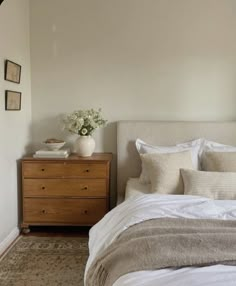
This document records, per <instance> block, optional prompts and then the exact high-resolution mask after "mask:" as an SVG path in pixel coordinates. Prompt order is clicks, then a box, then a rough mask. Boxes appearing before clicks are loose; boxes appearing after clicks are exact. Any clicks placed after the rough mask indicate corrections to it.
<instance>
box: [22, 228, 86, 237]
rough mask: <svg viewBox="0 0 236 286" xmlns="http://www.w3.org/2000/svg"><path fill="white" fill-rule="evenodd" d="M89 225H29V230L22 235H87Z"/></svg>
mask: <svg viewBox="0 0 236 286" xmlns="http://www.w3.org/2000/svg"><path fill="white" fill-rule="evenodd" d="M89 229H90V227H87V226H84V227H81V226H80V227H70V226H37V227H36V226H34V227H30V232H29V233H27V234H23V233H22V235H24V236H30V235H31V236H49V237H50V236H52V237H53V236H62V237H64V236H70V237H71V236H73V237H88V233H89Z"/></svg>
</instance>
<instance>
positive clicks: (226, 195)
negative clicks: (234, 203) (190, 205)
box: [180, 169, 236, 200]
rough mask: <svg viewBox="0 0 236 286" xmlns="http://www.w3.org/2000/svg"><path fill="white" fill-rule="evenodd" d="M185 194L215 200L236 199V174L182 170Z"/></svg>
mask: <svg viewBox="0 0 236 286" xmlns="http://www.w3.org/2000/svg"><path fill="white" fill-rule="evenodd" d="M180 172H181V175H182V177H183V182H184V194H185V195H194V196H203V197H207V198H210V199H215V200H235V199H236V173H234V172H205V171H196V170H187V169H181V170H180Z"/></svg>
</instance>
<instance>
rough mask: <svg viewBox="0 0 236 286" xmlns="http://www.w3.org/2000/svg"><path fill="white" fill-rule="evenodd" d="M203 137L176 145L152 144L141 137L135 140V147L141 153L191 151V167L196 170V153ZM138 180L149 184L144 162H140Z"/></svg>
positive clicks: (197, 166)
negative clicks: (140, 168)
mask: <svg viewBox="0 0 236 286" xmlns="http://www.w3.org/2000/svg"><path fill="white" fill-rule="evenodd" d="M202 142H203V139H201V138H200V139H196V140H193V141H188V142H184V143H180V144H177V145H176V146H154V145H151V144H148V143H146V142H144V141H142V140H141V139H137V140H136V142H135V146H136V149H137V151H138V153H139V154H140V155H141V154H154V153H158V154H167V153H177V152H183V151H188V150H190V151H191V157H192V162H193V168H194V169H196V170H198V169H199V165H200V164H199V158H198V153H199V150H200V148H201V146H202ZM139 179H140V182H141V183H142V184H150V182H151V181H150V178H149V176H148V172H147V169H146V166H145V163H142V171H141V174H140V178H139Z"/></svg>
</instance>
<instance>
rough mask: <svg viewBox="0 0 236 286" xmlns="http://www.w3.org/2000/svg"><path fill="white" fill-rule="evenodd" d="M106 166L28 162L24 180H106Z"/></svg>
mask: <svg viewBox="0 0 236 286" xmlns="http://www.w3.org/2000/svg"><path fill="white" fill-rule="evenodd" d="M107 173H108V172H107V166H106V165H105V164H99V163H97V164H94V163H93V164H89V163H88V164H85V163H80V164H73V163H64V164H62V163H50V162H40V163H39V162H37V163H35V162H27V163H26V164H24V165H23V177H24V178H45V177H47V178H48V177H52V178H53V177H68V178H70V177H84V178H91V177H95V178H105V177H107V176H108V174H107Z"/></svg>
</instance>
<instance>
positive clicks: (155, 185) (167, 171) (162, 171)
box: [140, 151, 193, 194]
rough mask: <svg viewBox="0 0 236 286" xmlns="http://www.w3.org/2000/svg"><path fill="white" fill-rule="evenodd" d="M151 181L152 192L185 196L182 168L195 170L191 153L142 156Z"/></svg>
mask: <svg viewBox="0 0 236 286" xmlns="http://www.w3.org/2000/svg"><path fill="white" fill-rule="evenodd" d="M140 156H141V160H142V162H143V163H144V164H145V166H146V168H147V172H148V175H149V177H150V180H151V185H152V192H153V193H160V194H183V193H184V189H183V181H182V177H181V175H180V168H190V169H191V168H193V164H192V159H191V152H190V151H184V152H178V153H168V154H140Z"/></svg>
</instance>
